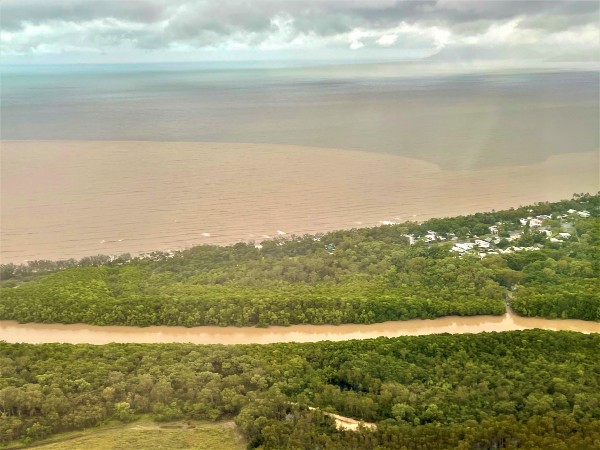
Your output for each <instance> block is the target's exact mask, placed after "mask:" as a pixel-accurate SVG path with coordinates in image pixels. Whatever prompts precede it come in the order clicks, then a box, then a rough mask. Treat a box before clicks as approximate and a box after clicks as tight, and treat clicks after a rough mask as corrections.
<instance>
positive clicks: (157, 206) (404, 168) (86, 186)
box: [0, 141, 598, 264]
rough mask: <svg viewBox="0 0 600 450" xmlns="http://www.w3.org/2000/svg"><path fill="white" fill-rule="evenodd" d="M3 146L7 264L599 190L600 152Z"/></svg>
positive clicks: (368, 222)
mask: <svg viewBox="0 0 600 450" xmlns="http://www.w3.org/2000/svg"><path fill="white" fill-rule="evenodd" d="M1 144H2V146H3V150H2V159H3V170H2V171H3V177H2V178H3V181H2V188H3V189H2V192H3V194H2V204H3V208H2V222H3V223H2V225H3V233H2V249H1V250H2V251H1V253H0V254H1V259H2V263H3V264H6V263H15V264H19V263H22V262H25V260H42V259H45V260H55V261H56V260H65V259H70V258H77V259H79V258H82V257H86V256H94V255H98V254H103V255H120V254H123V253H131V254H132V255H140V254H148V253H151V252H154V251H169V250H183V249H186V248H190V247H193V246H196V245H202V244H211V245H231V244H234V243H236V242H252V241H254V242H257V243H258V242H261V241H263V240H267V239H272V238H277V237H281V236H290V235H292V234H293V235H303V234H317V233H322V232H329V231H334V230H343V229H351V228H364V227H372V226H377V225H382V224H386V223H402V222H404V221H424V220H427V219H430V218H441V217H452V216H457V215H468V214H473V213H476V212H488V211H492V210H502V209H508V208H510V207H518V206H520V205H524V204H532V203H534V202H540V201H557V200H560V199H564V198H570V197H571V195H572V193H573V192H595V191H596V190H597V189H598V174H597V171H596V170H595V169H596V168H597V165H598V154H597V152H585V153H572V154H563V155H556V156H553V157H550V158H549V159H548V160H546V161H545V162H543V163H538V164H531V165H518V166H498V167H493V168H485V169H475V170H468V171H465V170H463V171H445V170H441V169H440V168H439V167H438V166H436V165H434V164H431V163H429V162H426V161H422V160H416V159H412V158H407V157H403V156H397V155H390V154H384V153H374V152H364V151H359V150H342V149H329V148H320V147H318V148H316V147H300V146H292V145H274V144H273V145H267V144H236V143H206V142H204V143H198V142H195V143H194V142H155V141H1Z"/></svg>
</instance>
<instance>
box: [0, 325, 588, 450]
mask: <svg viewBox="0 0 600 450" xmlns="http://www.w3.org/2000/svg"><path fill="white" fill-rule="evenodd" d="M598 348H600V335H597V334H591V335H585V334H581V333H574V332H552V331H541V330H528V331H514V332H505V333H481V334H474V335H432V336H419V337H401V338H394V339H388V338H378V339H373V340H365V341H346V342H335V343H334V342H320V343H310V344H271V345H263V346H261V345H238V346H222V345H217V346H198V345H191V344H188V345H182V344H161V345H148V344H142V345H137V344H110V345H105V346H93V345H67V344H44V345H29V344H8V343H1V342H0V355H1V361H0V415H1V417H0V445H1V443H7V442H9V441H11V440H14V439H20V440H22V441H23V442H32V441H35V440H38V439H43V438H44V437H47V436H50V435H52V434H54V433H57V432H61V431H67V430H75V429H82V428H85V427H91V426H94V425H96V424H99V423H102V422H104V421H106V420H109V419H113V420H114V419H116V420H120V421H123V422H129V421H133V420H135V419H136V417H137V415H138V414H141V413H146V414H151V415H152V417H153V418H154V419H155V420H157V421H170V420H180V419H185V418H189V419H203V420H211V421H212V420H219V419H222V418H233V419H234V420H235V422H236V423H237V425H238V426H239V427H240V428H241V429H242V430H243V432H244V433H245V435H246V438H247V441H248V443H249V445H250V447H252V448H254V447H258V446H262V448H264V449H283V448H297V449H299V448H326V449H361V450H369V449H376V448H377V449H385V448H387V449H399V448H407V449H417V448H418V449H442V448H476V449H491V448H505V447H509V448H565V449H571V448H594V447H593V446H594V445H596V444H597V443H598V442H600V385H599V382H600V377H599V374H600V362H599V360H598V357H597V356H598ZM309 406H310V407H316V408H317V409H314V410H309V408H308V407H309ZM327 411H330V412H336V413H339V414H342V415H345V416H349V417H353V418H355V419H358V420H364V421H369V422H375V423H376V424H377V429H376V430H375V431H370V430H368V429H361V430H359V431H357V432H352V431H342V430H337V429H336V427H335V424H334V422H333V420H332V419H331V418H330V417H328V416H326V415H324V414H323V412H327Z"/></svg>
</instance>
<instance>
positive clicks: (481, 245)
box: [475, 239, 490, 248]
mask: <svg viewBox="0 0 600 450" xmlns="http://www.w3.org/2000/svg"><path fill="white" fill-rule="evenodd" d="M475 245H477V247H479V248H490V243H489V242H486V241H482V240H481V239H476V240H475Z"/></svg>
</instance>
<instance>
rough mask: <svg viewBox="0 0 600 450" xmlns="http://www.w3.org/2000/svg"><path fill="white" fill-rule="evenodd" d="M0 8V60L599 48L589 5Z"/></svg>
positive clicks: (35, 2) (316, 1)
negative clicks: (67, 55) (122, 54)
mask: <svg viewBox="0 0 600 450" xmlns="http://www.w3.org/2000/svg"><path fill="white" fill-rule="evenodd" d="M1 8H2V9H1V17H2V27H1V32H0V42H1V50H0V51H1V52H2V55H3V56H7V55H8V56H10V55H14V56H18V55H22V56H24V57H26V56H27V55H44V54H45V55H57V54H64V53H72V54H80V55H83V56H85V55H90V54H104V53H108V54H110V53H116V52H128V53H129V54H131V55H135V54H136V52H138V53H144V52H145V53H148V52H150V53H152V52H155V53H156V54H157V55H163V56H164V55H165V54H168V53H169V52H173V53H177V52H179V53H181V52H198V51H212V52H215V53H218V54H219V55H224V54H227V53H228V52H229V53H233V52H236V51H241V50H243V51H245V52H250V53H251V54H252V53H253V54H258V53H261V52H272V51H278V52H286V51H290V52H292V51H299V52H301V53H302V54H303V55H304V56H306V57H309V56H310V55H312V54H321V53H322V52H324V51H329V52H332V53H335V52H337V53H338V54H340V55H344V54H350V53H355V54H357V55H363V56H365V55H366V56H368V55H373V54H376V55H378V56H382V55H386V56H387V57H390V58H402V57H403V56H407V55H408V56H413V55H421V56H423V57H425V56H429V55H431V54H434V53H436V52H439V51H441V50H444V49H448V48H456V49H464V48H471V49H474V50H477V49H479V50H481V49H488V50H489V49H494V48H498V49H501V48H510V49H511V52H513V54H519V53H520V51H519V49H520V48H521V49H523V52H521V53H522V54H523V55H525V54H527V55H531V54H533V53H536V54H540V55H542V56H541V57H542V58H544V57H548V56H553V55H556V54H560V53H561V52H562V53H570V54H577V53H581V52H584V53H586V54H589V53H590V51H593V50H594V49H597V48H598V47H599V46H600V43H599V41H600V27H599V24H598V12H599V6H598V2H595V1H568V0H567V1H541V0H540V1H536V0H527V1H520V0H514V1H494V0H477V1H457V0H436V1H433V0H432V1H392V0H369V1H368V2H367V1H361V0H288V1H279V0H254V1H251V0H218V1H217V0H106V1H102V2H96V1H90V0H4V1H3V2H2V3H1ZM532 49H535V51H534V52H533V53H532V51H531V50H532ZM357 50H359V51H358V52H355V51H357ZM486 51H487V50H486ZM319 52H321V53H319ZM344 52H349V53H344ZM475 53H477V51H475ZM492 53H493V51H492ZM498 54H499V55H500V54H502V51H499V52H498Z"/></svg>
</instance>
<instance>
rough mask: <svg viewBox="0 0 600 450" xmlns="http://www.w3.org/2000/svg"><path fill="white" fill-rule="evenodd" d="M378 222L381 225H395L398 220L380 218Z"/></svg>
mask: <svg viewBox="0 0 600 450" xmlns="http://www.w3.org/2000/svg"><path fill="white" fill-rule="evenodd" d="M378 223H380V224H381V225H396V224H397V223H398V222H392V221H391V220H380V221H379V222H378Z"/></svg>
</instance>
